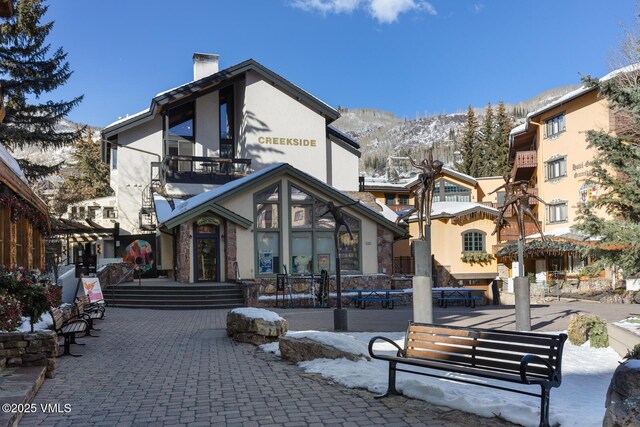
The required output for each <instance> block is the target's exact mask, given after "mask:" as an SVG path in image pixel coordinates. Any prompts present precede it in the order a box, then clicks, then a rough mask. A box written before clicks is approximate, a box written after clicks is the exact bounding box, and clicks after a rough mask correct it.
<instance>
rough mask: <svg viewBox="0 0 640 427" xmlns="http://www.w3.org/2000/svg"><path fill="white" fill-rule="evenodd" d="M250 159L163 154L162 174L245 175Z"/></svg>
mask: <svg viewBox="0 0 640 427" xmlns="http://www.w3.org/2000/svg"><path fill="white" fill-rule="evenodd" d="M250 166H251V159H226V158H222V157H200V156H165V158H164V159H163V161H162V169H161V170H162V176H164V177H165V179H167V180H170V179H171V178H172V177H176V176H181V175H185V174H186V175H187V176H191V177H193V176H195V175H245V174H247V173H248V172H249V168H250Z"/></svg>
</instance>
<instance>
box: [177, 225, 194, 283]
mask: <svg viewBox="0 0 640 427" xmlns="http://www.w3.org/2000/svg"><path fill="white" fill-rule="evenodd" d="M176 246H177V247H176V252H177V253H176V263H177V267H178V268H177V270H178V271H177V272H176V276H177V277H176V280H177V281H178V282H181V283H189V272H190V270H191V256H190V255H191V233H190V230H189V224H188V223H186V224H180V227H179V229H178V237H177V245H176Z"/></svg>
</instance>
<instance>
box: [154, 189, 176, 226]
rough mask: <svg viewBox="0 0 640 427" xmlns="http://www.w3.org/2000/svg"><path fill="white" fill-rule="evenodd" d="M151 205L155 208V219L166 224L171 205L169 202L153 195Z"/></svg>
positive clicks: (160, 196)
mask: <svg viewBox="0 0 640 427" xmlns="http://www.w3.org/2000/svg"><path fill="white" fill-rule="evenodd" d="M153 204H154V206H155V207H156V218H157V219H158V222H159V223H160V224H162V223H163V222H166V220H167V218H169V217H170V216H171V211H172V210H173V209H172V208H171V205H170V204H169V201H168V200H167V199H165V198H164V197H163V196H162V195H160V194H158V193H153Z"/></svg>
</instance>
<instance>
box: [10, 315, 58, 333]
mask: <svg viewBox="0 0 640 427" xmlns="http://www.w3.org/2000/svg"><path fill="white" fill-rule="evenodd" d="M52 325H53V319H52V318H51V315H50V314H49V313H45V314H43V315H42V318H41V319H40V321H39V322H38V323H36V324H35V325H33V330H34V331H46V330H48V329H51V326H52ZM17 332H31V322H29V318H28V317H23V318H22V325H20V327H19V328H18V329H17Z"/></svg>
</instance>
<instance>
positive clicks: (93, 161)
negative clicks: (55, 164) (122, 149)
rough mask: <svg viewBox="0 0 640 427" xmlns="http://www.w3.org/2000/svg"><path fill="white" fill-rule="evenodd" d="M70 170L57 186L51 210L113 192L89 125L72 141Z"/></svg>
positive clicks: (64, 207)
mask: <svg viewBox="0 0 640 427" xmlns="http://www.w3.org/2000/svg"><path fill="white" fill-rule="evenodd" d="M73 148H74V151H73V154H72V160H73V166H72V168H71V173H69V174H67V175H68V176H67V178H66V179H65V181H64V184H62V185H61V186H60V188H59V190H58V195H57V196H56V198H55V200H54V206H53V210H54V211H55V212H56V213H58V214H62V213H64V212H65V211H66V210H67V206H68V205H70V204H73V203H77V202H79V201H82V200H87V199H93V198H96V197H104V196H109V195H111V194H113V190H112V189H111V187H110V186H109V166H108V165H107V164H105V163H103V162H102V161H101V158H100V144H99V143H96V142H95V141H94V140H93V138H92V134H91V130H90V129H86V130H85V131H84V133H83V137H82V138H81V139H80V140H79V141H77V142H76V143H75V145H74V147H73Z"/></svg>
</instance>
